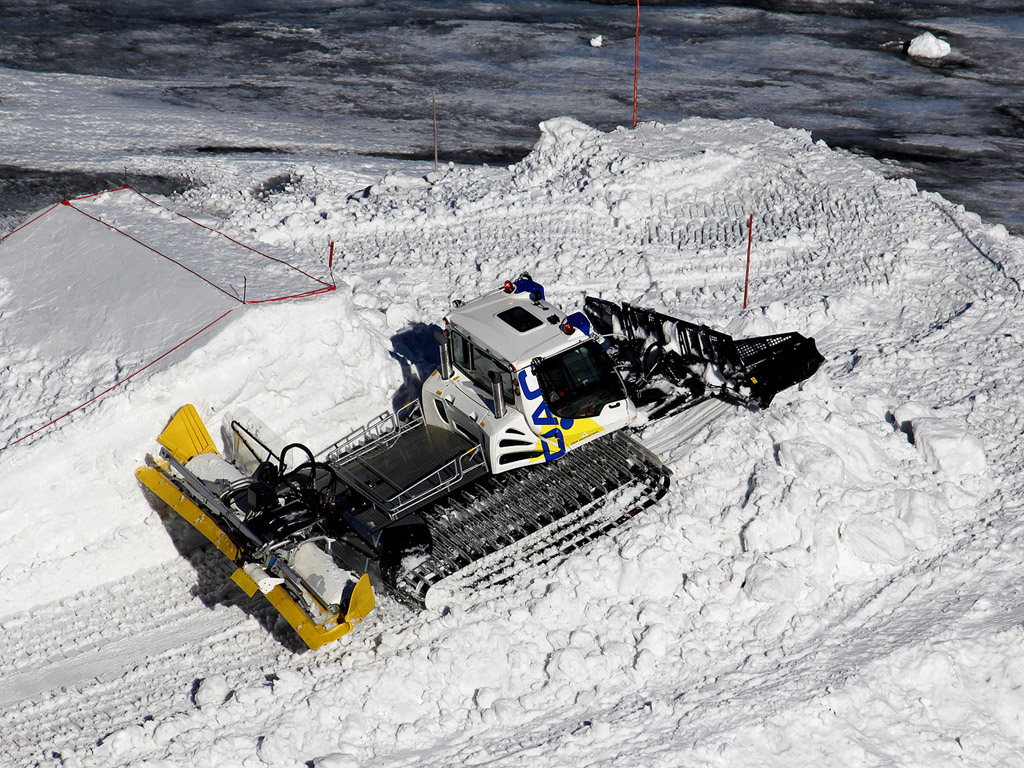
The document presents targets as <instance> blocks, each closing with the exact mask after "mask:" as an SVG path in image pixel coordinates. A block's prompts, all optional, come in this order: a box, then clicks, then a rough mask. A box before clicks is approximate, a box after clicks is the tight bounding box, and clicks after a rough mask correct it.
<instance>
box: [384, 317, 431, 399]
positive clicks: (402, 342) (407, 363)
mask: <svg viewBox="0 0 1024 768" xmlns="http://www.w3.org/2000/svg"><path fill="white" fill-rule="evenodd" d="M437 330H439V329H438V327H437V326H436V325H427V324H425V323H416V324H415V325H412V326H410V327H409V328H406V329H405V330H404V331H400V332H399V333H397V334H395V335H394V336H392V337H391V356H392V357H393V358H394V359H395V360H397V361H398V362H399V364H400V365H401V366H402V385H401V386H400V387H398V389H396V390H395V393H394V394H393V395H392V396H391V407H392V408H393V409H395V410H397V409H399V408H401V407H402V406H403V405H405V404H406V403H409V402H412V401H413V400H419V397H420V387H421V386H422V385H423V382H424V381H425V380H426V378H427V377H428V376H430V374H431V373H433V372H434V370H436V369H437V367H438V365H440V362H441V353H440V352H439V351H438V348H437V342H436V341H435V340H434V331H437Z"/></svg>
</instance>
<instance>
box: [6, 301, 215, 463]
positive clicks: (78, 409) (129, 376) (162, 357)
mask: <svg viewBox="0 0 1024 768" xmlns="http://www.w3.org/2000/svg"><path fill="white" fill-rule="evenodd" d="M232 312H234V310H233V309H229V310H228V311H227V312H225V313H224V314H223V315H221V316H220V317H218V318H217V319H216V320H214V321H213V322H211V323H208V324H207V325H205V326H203V327H202V328H200V329H199V330H198V331H196V332H195V333H193V334H192V335H191V336H189V337H188V338H187V339H185V340H184V341H182V342H180V343H179V344H176V345H175V346H173V347H171V348H170V349H169V350H167V351H166V352H164V353H163V354H162V355H160V357H158V358H157V359H156V360H153V361H151V362H148V363H146V364H145V365H144V366H142V367H141V368H139V370H137V371H135V372H134V373H132V374H130V375H128V376H126V377H125V378H123V379H121V380H120V381H118V382H116V383H114V384H113V385H111V386H109V387H107V388H106V389H105V390H103V391H102V392H100V393H99V394H98V395H94V396H93V397H91V398H89V399H88V400H86V401H85V402H84V403H82V404H81V405H79V406H76V407H74V408H72V409H71V410H70V411H68V412H67V413H65V414H64V415H62V416H58V417H57V418H56V419H54V420H53V421H51V422H49V423H48V424H43V426H41V427H39V428H38V429H35V430H33V431H32V432H29V433H28V434H27V435H24V436H23V437H19V438H18V439H17V440H12V441H11V442H9V443H8V444H7V445H5V446H4V447H3V448H0V451H6V450H7V449H8V448H10V447H11V446H12V445H17V444H18V443H20V442H21V441H22V440H28V438H30V437H32V435H36V434H39V433H40V432H42V431H43V430H44V429H46V428H47V427H52V426H53V425H54V424H56V423H57V422H58V421H60V420H61V419H64V418H67V417H68V416H70V415H71V414H72V413H74V412H75V411H80V410H82V409H83V408H85V406H87V405H89V403H93V402H95V401H96V400H99V399H100V398H101V397H103V396H104V395H105V394H107V393H108V392H112V391H113V390H115V389H117V388H118V387H120V386H121V385H122V384H127V383H128V382H129V381H131V380H132V379H133V378H135V377H136V376H138V375H139V374H140V373H142V372H143V371H144V370H146V369H147V368H149V367H151V366H153V365H156V364H157V363H159V362H160V361H161V360H163V359H164V358H165V357H167V356H168V355H169V354H171V353H172V352H174V351H175V350H178V349H181V348H182V347H183V346H185V345H186V344H188V343H189V342H190V341H192V339H194V338H195V337H196V336H198V335H199V334H201V333H202V332H203V331H205V330H207V329H208V328H210V327H211V326H213V325H216V324H217V323H219V322H220V321H221V320H223V319H224V318H225V317H227V316H228V315H230V314H231V313H232Z"/></svg>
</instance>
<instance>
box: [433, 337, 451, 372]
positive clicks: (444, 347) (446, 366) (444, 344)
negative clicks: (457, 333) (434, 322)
mask: <svg viewBox="0 0 1024 768" xmlns="http://www.w3.org/2000/svg"><path fill="white" fill-rule="evenodd" d="M434 341H436V342H437V346H438V350H439V351H440V353H441V367H440V370H441V378H442V379H444V380H445V381H447V380H448V379H450V378H451V377H452V374H453V373H454V370H453V369H452V353H451V348H450V347H449V346H448V335H447V334H446V333H445V332H444V331H442V330H441V329H439V328H435V329H434Z"/></svg>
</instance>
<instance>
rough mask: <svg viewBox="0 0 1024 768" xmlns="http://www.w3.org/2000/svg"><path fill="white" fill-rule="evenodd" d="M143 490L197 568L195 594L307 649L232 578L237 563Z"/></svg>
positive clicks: (269, 607)
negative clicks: (234, 608)
mask: <svg viewBox="0 0 1024 768" xmlns="http://www.w3.org/2000/svg"><path fill="white" fill-rule="evenodd" d="M143 492H144V493H145V495H146V499H147V500H148V501H149V504H150V506H151V507H152V508H153V509H154V511H156V513H157V514H158V515H159V517H160V522H161V523H162V524H163V526H164V529H165V530H166V531H167V535H168V536H169V537H170V539H171V543H172V544H174V548H175V549H176V550H177V551H178V554H180V555H181V557H182V558H184V559H185V560H186V561H188V563H189V565H191V566H192V567H193V568H194V569H195V572H196V577H197V579H196V585H195V587H193V589H192V595H193V597H196V598H197V599H199V600H200V601H201V602H202V603H203V605H205V606H206V607H207V608H210V609H213V608H215V607H216V606H225V607H229V608H231V607H237V608H239V609H240V610H241V611H243V612H244V613H245V614H247V615H249V616H251V617H252V618H254V619H255V620H256V621H257V622H259V624H260V626H261V627H262V628H263V629H264V630H265V631H266V632H267V633H268V634H269V635H271V637H273V638H274V639H275V640H276V641H278V642H279V643H280V644H281V645H282V646H284V647H285V648H287V649H288V650H289V651H292V652H293V653H301V652H303V651H306V650H308V649H307V647H306V644H305V643H303V642H302V640H301V638H299V636H298V635H297V634H296V633H295V631H294V630H293V629H292V628H291V626H289V624H288V622H286V621H285V620H284V619H283V618H282V617H281V615H280V614H279V613H278V612H277V610H276V609H275V608H274V607H273V606H272V605H271V604H270V603H268V602H267V601H266V600H265V599H263V597H262V596H261V595H259V594H255V595H253V596H252V597H249V596H247V595H246V594H245V593H244V592H243V591H242V590H241V589H239V588H238V587H237V586H236V585H235V583H234V582H233V581H231V574H232V573H234V571H235V565H234V563H232V562H231V561H229V560H228V559H227V558H226V557H224V555H222V554H221V553H220V551H219V550H218V549H217V548H216V547H215V546H214V545H213V544H212V543H211V542H210V541H208V540H207V538H206V537H205V536H203V535H202V534H201V533H199V531H197V530H196V529H195V528H193V527H192V526H191V525H189V524H188V523H187V522H186V521H185V520H183V519H182V518H181V517H180V516H179V515H178V514H177V513H176V512H175V511H174V510H173V509H171V507H169V506H168V505H167V504H165V503H164V502H163V501H161V500H160V499H159V498H158V497H157V496H156V494H154V493H153V492H152V491H150V490H149V489H148V488H145V487H143Z"/></svg>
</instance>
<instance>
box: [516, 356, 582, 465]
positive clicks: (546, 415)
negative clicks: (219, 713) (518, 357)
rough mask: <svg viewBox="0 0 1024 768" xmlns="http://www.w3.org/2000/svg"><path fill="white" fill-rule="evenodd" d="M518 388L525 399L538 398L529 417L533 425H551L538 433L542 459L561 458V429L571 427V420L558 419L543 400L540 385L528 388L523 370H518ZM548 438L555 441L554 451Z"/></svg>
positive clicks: (563, 436) (563, 444) (562, 452)
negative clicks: (535, 387)
mask: <svg viewBox="0 0 1024 768" xmlns="http://www.w3.org/2000/svg"><path fill="white" fill-rule="evenodd" d="M519 388H520V389H521V390H522V391H523V397H525V398H526V399H527V400H540V402H539V403H538V404H537V407H536V408H535V409H534V411H533V413H531V414H530V419H531V421H532V422H533V424H534V426H537V427H548V426H550V427H551V429H549V430H548V431H547V432H539V433H538V434H540V438H541V441H540V444H541V447H542V448H543V449H544V461H553V460H555V459H558V458H561V457H562V456H564V455H565V435H564V434H563V433H562V430H563V429H571V428H572V425H573V420H572V419H559V418H558V417H557V416H555V414H554V413H552V412H551V408H550V407H549V406H548V404H547V403H546V402H544V397H543V393H542V392H541V391H540V387H537V389H531V388H530V385H529V384H528V383H527V380H526V371H525V370H524V371H520V372H519ZM549 440H553V441H555V444H556V446H557V448H556V449H555V450H554V451H552V450H551V448H550V444H549V442H548V441H549Z"/></svg>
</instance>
